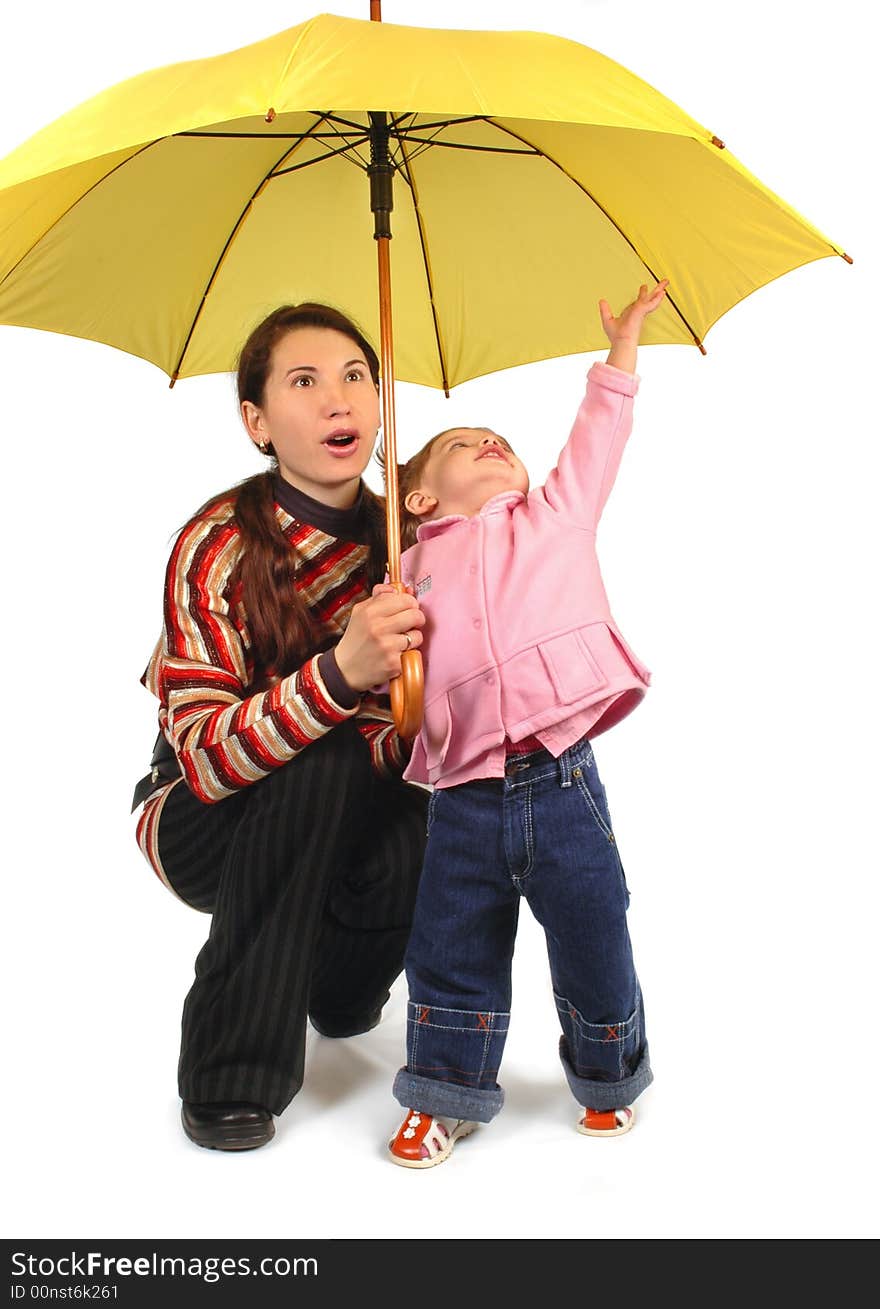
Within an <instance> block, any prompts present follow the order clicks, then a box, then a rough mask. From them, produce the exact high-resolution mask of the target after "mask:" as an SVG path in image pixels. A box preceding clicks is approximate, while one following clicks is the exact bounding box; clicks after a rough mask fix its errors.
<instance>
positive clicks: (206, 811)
mask: <svg viewBox="0 0 880 1309" xmlns="http://www.w3.org/2000/svg"><path fill="white" fill-rule="evenodd" d="M427 801H428V796H427V794H426V793H425V792H424V791H423V790H421V789H420V788H419V787H415V786H409V785H407V784H406V783H403V782H399V781H393V782H392V781H385V780H382V779H380V778H379V777H377V775H376V774H375V772H374V770H373V768H372V765H371V762H370V754H369V749H368V747H367V745H366V743H365V741H364V740H363V738H362V737H361V736H360V734H359V733H358V731H357V729H356V728H355V727H354V726H353V725H352V724H351V723H342V724H340V725H339V726H338V727H335V728H333V729H332V731H330V732H329V733H328V734H327V735H326V736H325V737H323V738H321V739H320V740H319V741H316V742H314V743H313V744H311V745H309V746H308V747H307V748H306V749H305V750H304V751H303V752H302V754H300V755H298V756H297V757H296V758H295V759H292V760H291V761H290V763H288V764H285V765H284V766H283V767H282V768H279V769H277V770H276V771H275V772H273V773H271V774H270V775H269V776H268V777H266V778H264V779H263V780H262V781H260V782H257V783H256V784H255V785H253V786H249V787H247V788H245V790H243V791H241V792H238V793H237V794H235V795H232V796H229V797H227V798H226V799H225V800H222V801H220V802H219V803H218V804H213V805H205V804H203V803H202V802H201V801H199V800H197V799H196V797H195V796H194V795H193V794H192V792H191V791H189V790H188V788H187V787H186V784H185V783H183V782H181V783H179V784H178V785H177V786H175V787H174V789H173V790H172V791H171V793H170V794H169V796H168V799H167V800H166V802H165V806H164V809H163V812H162V816H161V819H160V822H159V834H158V842H159V854H160V858H161V860H162V865H163V867H164V869H165V872H166V874H167V876H168V879H169V881H170V882H171V884H172V886H173V887H174V889H175V891H176V892H177V893H178V895H180V896H181V897H182V898H183V899H184V900H185V901H187V903H189V904H191V905H192V906H193V907H194V908H196V909H201V910H204V911H207V912H210V913H211V914H212V919H211V931H210V935H209V936H208V940H207V941H206V942H205V945H204V946H203V948H202V950H201V951H200V953H199V955H198V958H197V959H196V965H195V973H196V976H195V982H194V983H193V986H192V989H191V990H190V992H189V995H188V996H187V998H186V1002H185V1004H184V1008H183V1023H182V1040H181V1049H180V1065H179V1069H178V1084H179V1090H180V1095H181V1097H182V1098H183V1099H184V1100H192V1101H196V1102H205V1101H218V1100H219V1101H223V1100H249V1101H253V1102H254V1103H256V1104H261V1105H264V1106H265V1107H266V1108H267V1109H270V1110H271V1111H272V1112H273V1113H275V1114H279V1113H281V1111H282V1110H283V1109H284V1108H286V1106H287V1105H288V1104H289V1103H290V1101H291V1100H292V1099H293V1097H294V1096H295V1095H296V1093H297V1091H298V1090H299V1089H300V1087H301V1086H302V1081H303V1063H304V1052H305V1033H306V1018H307V1015H308V1014H312V1015H313V1016H314V1018H315V1020H316V1021H317V1022H318V1023H319V1024H320V1026H321V1027H322V1028H325V1029H327V1030H329V1031H336V1030H339V1031H342V1032H344V1031H345V1030H348V1029H350V1028H358V1027H360V1026H364V1027H366V1026H367V1025H368V1024H369V1022H370V1021H371V1019H372V1018H373V1017H377V1016H378V1013H379V1012H380V1011H381V1008H382V1006H383V1005H384V1003H385V1001H386V1000H387V999H388V995H389V988H390V986H391V983H392V982H393V981H394V979H395V978H396V977H397V976H398V974H399V973H400V971H401V968H402V966H403V956H404V951H405V948H406V942H407V937H408V935H409V928H410V923H411V920H412V911H413V906H414V904H415V896H416V889H417V885H418V878H419V873H420V871H421V864H422V856H423V854H424V846H425V823H426V813H427Z"/></svg>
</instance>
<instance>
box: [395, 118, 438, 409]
mask: <svg viewBox="0 0 880 1309" xmlns="http://www.w3.org/2000/svg"><path fill="white" fill-rule="evenodd" d="M395 136H396V137H397V142H398V145H399V146H400V153H401V156H402V158H403V167H404V170H405V172H406V177H405V180H406V182H407V183H408V184H409V189H410V191H411V192H412V198H413V209H414V211H415V215H416V223H417V225H418V229H419V245H420V246H421V248H422V259H423V261H424V265H425V277H426V278H427V281H428V299H429V301H430V304H431V317H432V319H433V320H434V337H435V339H436V341H437V355H438V357H439V360H440V376H441V377H442V379H443V393H444V395H445V396H446V399H447V400H448V399H449V375H448V372H447V368H446V357H445V355H444V353H443V342H442V340H441V337H440V323H439V320H438V318H437V306H436V304H435V303H434V279H433V277H432V276H431V261H430V260H429V258H428V243H427V241H426V239H425V228H424V224H423V222H422V211H421V209H420V208H419V193H418V191H417V190H416V183H415V178H414V177H413V175H412V173H411V171H410V160H409V158H408V157H407V153H406V145H405V143H404V141H403V138H402V137H401V136H399V135H398V134H397V133H395Z"/></svg>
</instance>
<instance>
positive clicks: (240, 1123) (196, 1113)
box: [180, 1100, 275, 1150]
mask: <svg viewBox="0 0 880 1309" xmlns="http://www.w3.org/2000/svg"><path fill="white" fill-rule="evenodd" d="M180 1119H181V1122H182V1123H183V1130H184V1132H186V1134H187V1136H188V1137H189V1139H190V1140H191V1141H195V1143H196V1145H203V1146H205V1148H206V1149H208V1150H256V1148H257V1146H260V1145H265V1144H266V1142H267V1141H271V1140H272V1137H273V1136H274V1135H275V1123H274V1120H273V1118H272V1115H271V1114H270V1112H269V1110H268V1109H264V1108H263V1106H262V1105H259V1104H249V1103H247V1102H246V1101H241V1100H233V1101H224V1100H217V1101H213V1102H209V1103H207V1104H193V1103H192V1101H191V1100H184V1102H183V1105H182V1106H181V1110H180Z"/></svg>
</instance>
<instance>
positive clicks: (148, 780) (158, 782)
mask: <svg viewBox="0 0 880 1309" xmlns="http://www.w3.org/2000/svg"><path fill="white" fill-rule="evenodd" d="M180 776H181V771H180V764H179V763H178V762H177V755H176V754H175V753H174V747H173V745H172V744H171V742H170V741H169V740H168V739H167V737H166V736H165V733H164V732H163V731H160V732H159V735H158V736H157V737H156V744H155V745H154V746H153V755H152V758H151V759H150V771H149V772H148V773H147V775H146V777H142V778H141V780H140V781H139V782H138V784H137V786H136V787H135V788H134V796H133V798H132V802H131V812H132V813H134V811H135V809H137V807H138V805H140V804H143V802H144V801H145V800H146V799H148V798H149V796H151V795H152V794H153V792H154V791H158V789H159V787H160V786H164V785H165V784H166V782H173V781H174V779H175V778H176V777H180Z"/></svg>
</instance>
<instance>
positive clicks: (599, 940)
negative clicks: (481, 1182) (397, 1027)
mask: <svg viewBox="0 0 880 1309" xmlns="http://www.w3.org/2000/svg"><path fill="white" fill-rule="evenodd" d="M521 896H525V898H526V900H527V901H528V903H529V907H530V909H531V910H532V913H533V914H534V915H535V918H536V919H537V920H538V922H539V923H540V924H541V926H542V927H543V928H544V932H545V935H546V938H547V953H548V956H549V960H550V975H551V980H552V983H553V992H554V997H555V1001H556V1009H557V1012H558V1015H559V1021H560V1024H561V1026H562V1037H561V1040H560V1047H559V1048H560V1056H561V1059H562V1065H563V1068H564V1070H565V1075H566V1077H567V1079H568V1084H569V1086H570V1087H571V1090H572V1093H573V1095H574V1097H575V1099H576V1100H577V1101H578V1103H579V1104H581V1105H585V1106H588V1107H590V1108H592V1109H600V1110H607V1109H616V1108H620V1107H622V1106H624V1105H627V1104H630V1103H631V1102H632V1101H633V1100H634V1099H635V1097H636V1096H637V1095H639V1093H640V1092H642V1091H644V1089H645V1088H646V1087H647V1086H648V1085H650V1083H651V1081H652V1074H651V1069H650V1065H649V1062H648V1047H647V1044H646V1041H645V1032H644V1021H643V1015H642V1000H641V992H640V990H639V983H638V979H637V977H636V973H635V969H634V967H633V959H632V950H631V946H630V939H629V933H628V931H627V926H626V910H627V906H628V904H629V891H628V890H627V886H626V880H625V878H624V873H623V867H622V865H621V862H620V856H619V855H618V852H617V842H616V840H615V837H614V833H613V830H612V827H611V818H610V816H609V813H608V803H607V800H606V797H605V788H604V786H603V785H602V783H601V781H600V780H599V774H598V772H597V769H596V761H595V759H594V758H593V750H592V747H591V745H590V742H589V741H587V740H583V741H580V742H578V743H577V744H576V745H574V746H572V747H571V749H569V750H566V751H565V752H564V754H562V755H560V757H559V758H558V759H554V758H553V756H552V755H551V754H550V753H549V752H548V751H546V750H536V751H534V752H533V753H531V754H527V755H518V756H517V755H513V756H509V757H508V761H507V765H506V770H505V776H504V777H503V778H498V779H495V778H493V779H486V780H480V781H476V782H466V783H465V784H464V785H462V786H454V787H449V788H448V789H445V790H435V791H434V792H433V793H432V795H431V801H430V805H429V809H428V845H427V850H426V853H425V863H424V866H423V869H422V876H421V880H420V883H419V891H418V897H417V900H416V909H415V918H414V921H413V927H412V932H411V935H410V939H409V945H408V947H407V953H406V959H405V968H406V977H407V982H408V984H409V1004H408V1009H407V1063H406V1067H405V1068H401V1069H400V1071H399V1072H398V1074H397V1077H396V1079H395V1082H394V1095H395V1097H396V1099H397V1100H398V1101H399V1102H400V1103H401V1104H402V1105H404V1106H406V1107H411V1108H413V1109H418V1110H421V1111H422V1112H423V1113H430V1114H435V1115H440V1114H442V1115H445V1116H447V1117H451V1118H468V1119H473V1120H474V1121H476V1122H484V1123H487V1122H489V1121H490V1119H492V1118H494V1116H495V1115H496V1114H497V1113H498V1111H499V1110H500V1108H501V1106H502V1104H503V1103H504V1092H503V1090H502V1089H501V1087H500V1086H499V1085H498V1082H497V1077H498V1071H499V1068H500V1065H501V1056H502V1053H503V1050H504V1042H505V1038H506V1036H507V1028H508V1023H509V1019H510V991H511V963H512V959H513V945H514V938H515V936H516V925H517V917H518V914H519V905H520V897H521Z"/></svg>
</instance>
